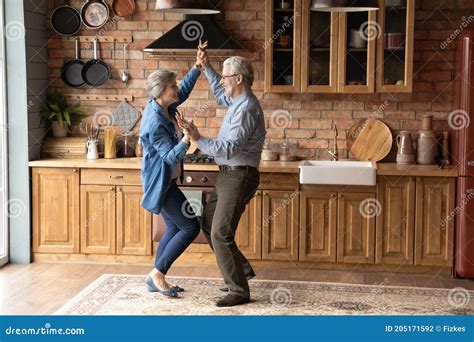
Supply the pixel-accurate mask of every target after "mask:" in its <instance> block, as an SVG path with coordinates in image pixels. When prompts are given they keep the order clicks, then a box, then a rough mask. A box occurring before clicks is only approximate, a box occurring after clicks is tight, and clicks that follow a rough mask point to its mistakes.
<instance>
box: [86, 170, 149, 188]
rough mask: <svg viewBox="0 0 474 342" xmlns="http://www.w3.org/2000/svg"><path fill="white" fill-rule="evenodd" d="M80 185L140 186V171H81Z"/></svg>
mask: <svg viewBox="0 0 474 342" xmlns="http://www.w3.org/2000/svg"><path fill="white" fill-rule="evenodd" d="M81 184H90V185H142V180H141V174H140V170H109V169H82V170H81Z"/></svg>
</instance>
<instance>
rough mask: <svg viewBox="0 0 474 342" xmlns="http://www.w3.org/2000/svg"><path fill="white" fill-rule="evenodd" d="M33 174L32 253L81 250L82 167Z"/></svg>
mask: <svg viewBox="0 0 474 342" xmlns="http://www.w3.org/2000/svg"><path fill="white" fill-rule="evenodd" d="M32 173H33V181H32V182H33V197H32V200H33V252H46V253H79V170H78V169H66V168H33V171H32Z"/></svg>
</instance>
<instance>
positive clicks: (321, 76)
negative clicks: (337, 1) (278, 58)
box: [301, 0, 339, 93]
mask: <svg viewBox="0 0 474 342" xmlns="http://www.w3.org/2000/svg"><path fill="white" fill-rule="evenodd" d="M302 1H303V8H302V13H301V14H302V18H301V26H302V29H301V35H302V38H301V46H302V49H301V91H302V92H309V93H335V92H337V36H338V31H339V22H338V19H339V14H338V13H337V12H318V11H310V7H311V0H302Z"/></svg>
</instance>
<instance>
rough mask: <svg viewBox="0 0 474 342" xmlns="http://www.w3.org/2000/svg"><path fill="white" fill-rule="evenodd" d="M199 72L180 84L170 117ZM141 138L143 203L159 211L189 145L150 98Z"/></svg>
mask: <svg viewBox="0 0 474 342" xmlns="http://www.w3.org/2000/svg"><path fill="white" fill-rule="evenodd" d="M200 74H201V72H200V71H199V70H197V69H195V68H191V70H189V72H188V73H187V74H186V76H185V77H184V78H183V80H182V81H181V83H180V90H179V94H178V99H179V100H178V102H176V103H173V104H172V105H170V106H169V108H168V112H169V114H170V116H171V117H174V116H175V114H176V108H177V107H178V106H179V105H180V104H181V103H183V102H184V101H185V100H186V99H187V98H188V96H189V94H190V93H191V91H192V90H193V87H194V84H195V83H196V81H197V79H198V78H199V75H200ZM140 138H141V141H142V144H143V160H142V170H141V176H142V186H143V197H142V201H141V205H142V207H143V208H145V209H146V210H148V211H150V212H152V213H155V214H159V213H160V211H161V207H162V204H163V199H164V197H165V195H166V192H167V190H168V188H169V186H170V185H171V181H172V180H171V175H172V174H173V170H174V168H175V167H176V165H177V164H178V163H181V162H182V160H183V157H184V155H185V154H186V151H187V149H188V145H186V144H185V143H184V142H183V141H182V140H181V141H179V140H178V136H177V133H176V128H175V126H174V124H173V122H171V121H170V120H168V118H167V117H166V114H165V113H164V112H163V109H162V108H161V107H160V105H159V104H158V103H157V102H156V101H155V100H154V99H149V100H148V102H147V104H146V106H145V110H144V113H143V118H142V122H141V126H140Z"/></svg>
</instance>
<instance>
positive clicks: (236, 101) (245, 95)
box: [232, 89, 252, 104]
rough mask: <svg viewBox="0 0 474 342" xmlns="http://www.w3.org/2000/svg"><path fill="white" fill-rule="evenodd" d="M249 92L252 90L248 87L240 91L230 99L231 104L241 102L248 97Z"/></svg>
mask: <svg viewBox="0 0 474 342" xmlns="http://www.w3.org/2000/svg"><path fill="white" fill-rule="evenodd" d="M250 94H252V90H251V89H249V90H244V91H243V92H242V94H240V95H239V96H237V97H236V98H235V99H232V104H238V103H240V102H243V101H245V100H246V99H248V98H249V96H250Z"/></svg>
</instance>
